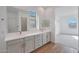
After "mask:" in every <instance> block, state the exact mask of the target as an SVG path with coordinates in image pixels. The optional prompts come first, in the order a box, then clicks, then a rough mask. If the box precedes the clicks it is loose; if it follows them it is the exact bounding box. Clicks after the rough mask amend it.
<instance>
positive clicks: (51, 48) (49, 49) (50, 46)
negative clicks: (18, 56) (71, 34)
mask: <svg viewBox="0 0 79 59" xmlns="http://www.w3.org/2000/svg"><path fill="white" fill-rule="evenodd" d="M61 50H62V49H61V47H60V46H59V45H56V44H54V43H47V44H46V45H44V46H42V47H40V48H38V49H37V50H35V51H33V52H32V53H60V52H61Z"/></svg>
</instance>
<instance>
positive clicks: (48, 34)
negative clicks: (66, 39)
mask: <svg viewBox="0 0 79 59" xmlns="http://www.w3.org/2000/svg"><path fill="white" fill-rule="evenodd" d="M46 38H47V42H50V40H51V33H50V32H48V33H46Z"/></svg>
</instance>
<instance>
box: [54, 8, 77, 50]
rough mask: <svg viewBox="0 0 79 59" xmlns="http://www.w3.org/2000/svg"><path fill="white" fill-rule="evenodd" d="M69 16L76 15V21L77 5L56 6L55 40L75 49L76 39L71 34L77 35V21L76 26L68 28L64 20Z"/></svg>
mask: <svg viewBox="0 0 79 59" xmlns="http://www.w3.org/2000/svg"><path fill="white" fill-rule="evenodd" d="M69 16H74V17H76V20H77V21H78V7H58V8H56V9H55V27H56V31H55V32H56V34H55V42H56V43H60V44H63V45H66V46H67V47H71V48H75V49H77V48H78V40H76V39H74V38H73V37H72V36H77V35H78V23H77V28H69V27H68V26H67V22H66V21H67V17H69Z"/></svg>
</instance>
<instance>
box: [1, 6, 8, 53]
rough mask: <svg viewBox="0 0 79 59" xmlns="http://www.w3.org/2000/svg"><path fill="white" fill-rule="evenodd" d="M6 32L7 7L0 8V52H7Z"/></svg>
mask: <svg viewBox="0 0 79 59" xmlns="http://www.w3.org/2000/svg"><path fill="white" fill-rule="evenodd" d="M1 18H3V19H4V20H3V21H2V20H1ZM6 32H7V31H6V7H3V6H0V52H5V51H6V44H5V35H6Z"/></svg>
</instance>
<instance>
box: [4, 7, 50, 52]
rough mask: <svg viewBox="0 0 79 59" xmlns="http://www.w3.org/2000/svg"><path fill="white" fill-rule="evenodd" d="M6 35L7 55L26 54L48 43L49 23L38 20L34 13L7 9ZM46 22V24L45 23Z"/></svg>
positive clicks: (11, 8) (12, 8)
mask: <svg viewBox="0 0 79 59" xmlns="http://www.w3.org/2000/svg"><path fill="white" fill-rule="evenodd" d="M6 10H7V35H6V37H5V42H6V52H7V53H28V52H32V51H34V50H35V49H37V48H39V47H41V46H43V45H45V44H46V43H48V42H50V40H51V38H50V36H51V31H50V29H49V26H48V25H49V22H48V21H46V22H45V20H44V22H45V23H44V22H43V25H46V24H47V25H46V26H43V27H41V28H40V26H39V25H40V24H41V25H42V23H39V22H40V20H39V19H38V18H37V17H38V15H37V13H36V12H35V11H24V10H19V9H17V8H14V7H7V9H6ZM47 22H48V23H47Z"/></svg>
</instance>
